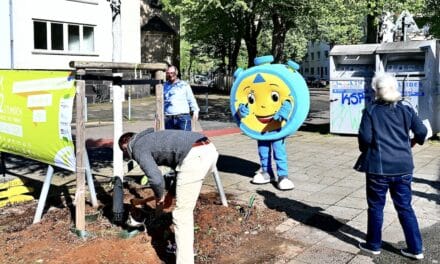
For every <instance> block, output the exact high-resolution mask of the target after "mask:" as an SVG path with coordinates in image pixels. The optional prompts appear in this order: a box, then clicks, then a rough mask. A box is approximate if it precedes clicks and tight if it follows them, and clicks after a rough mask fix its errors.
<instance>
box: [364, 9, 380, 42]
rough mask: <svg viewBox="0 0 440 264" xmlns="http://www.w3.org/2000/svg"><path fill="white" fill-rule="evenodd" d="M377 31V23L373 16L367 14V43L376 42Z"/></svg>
mask: <svg viewBox="0 0 440 264" xmlns="http://www.w3.org/2000/svg"><path fill="white" fill-rule="evenodd" d="M377 36H378V32H377V25H376V23H375V22H374V16H372V15H367V40H366V42H367V43H377V42H378V38H377Z"/></svg>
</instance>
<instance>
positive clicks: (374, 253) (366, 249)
mask: <svg viewBox="0 0 440 264" xmlns="http://www.w3.org/2000/svg"><path fill="white" fill-rule="evenodd" d="M359 248H360V249H361V250H362V251H365V252H368V253H370V254H373V255H379V254H380V250H373V249H369V248H368V246H367V244H366V243H359Z"/></svg>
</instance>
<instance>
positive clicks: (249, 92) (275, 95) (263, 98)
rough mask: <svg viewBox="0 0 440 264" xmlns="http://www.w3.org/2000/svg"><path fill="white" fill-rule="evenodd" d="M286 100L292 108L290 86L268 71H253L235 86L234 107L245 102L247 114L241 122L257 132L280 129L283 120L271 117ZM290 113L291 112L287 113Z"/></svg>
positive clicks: (292, 101)
mask: <svg viewBox="0 0 440 264" xmlns="http://www.w3.org/2000/svg"><path fill="white" fill-rule="evenodd" d="M286 100H288V101H289V102H291V103H292V109H293V108H294V104H295V102H294V100H293V97H292V95H291V91H290V88H289V87H288V86H287V85H286V83H285V82H284V81H283V80H282V79H281V78H280V77H278V76H277V75H274V74H270V73H255V74H251V75H249V76H247V77H246V78H244V79H243V80H242V82H241V83H240V85H239V86H238V87H237V90H236V96H235V107H236V109H238V106H239V105H240V104H245V105H247V107H248V108H249V115H247V116H246V117H244V118H242V120H241V122H242V123H243V124H245V125H246V126H247V127H249V128H251V129H252V130H254V131H258V132H270V131H274V130H278V129H280V128H281V127H282V126H283V125H284V124H285V122H278V121H275V120H274V119H273V116H274V114H275V113H276V112H277V111H278V110H279V109H280V108H281V105H282V104H283V102H284V101H286ZM289 115H291V113H289Z"/></svg>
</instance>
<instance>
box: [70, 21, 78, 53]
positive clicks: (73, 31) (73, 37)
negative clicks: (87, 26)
mask: <svg viewBox="0 0 440 264" xmlns="http://www.w3.org/2000/svg"><path fill="white" fill-rule="evenodd" d="M68 41H69V51H79V26H77V25H69V30H68Z"/></svg>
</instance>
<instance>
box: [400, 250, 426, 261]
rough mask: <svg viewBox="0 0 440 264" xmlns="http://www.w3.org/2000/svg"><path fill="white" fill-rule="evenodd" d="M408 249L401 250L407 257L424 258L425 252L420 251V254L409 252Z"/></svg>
mask: <svg viewBox="0 0 440 264" xmlns="http://www.w3.org/2000/svg"><path fill="white" fill-rule="evenodd" d="M407 250H408V249H401V250H400V252H401V253H402V255H404V256H405V257H408V258H412V259H423V258H424V256H423V253H419V254H413V253H409V252H408V251H407Z"/></svg>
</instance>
